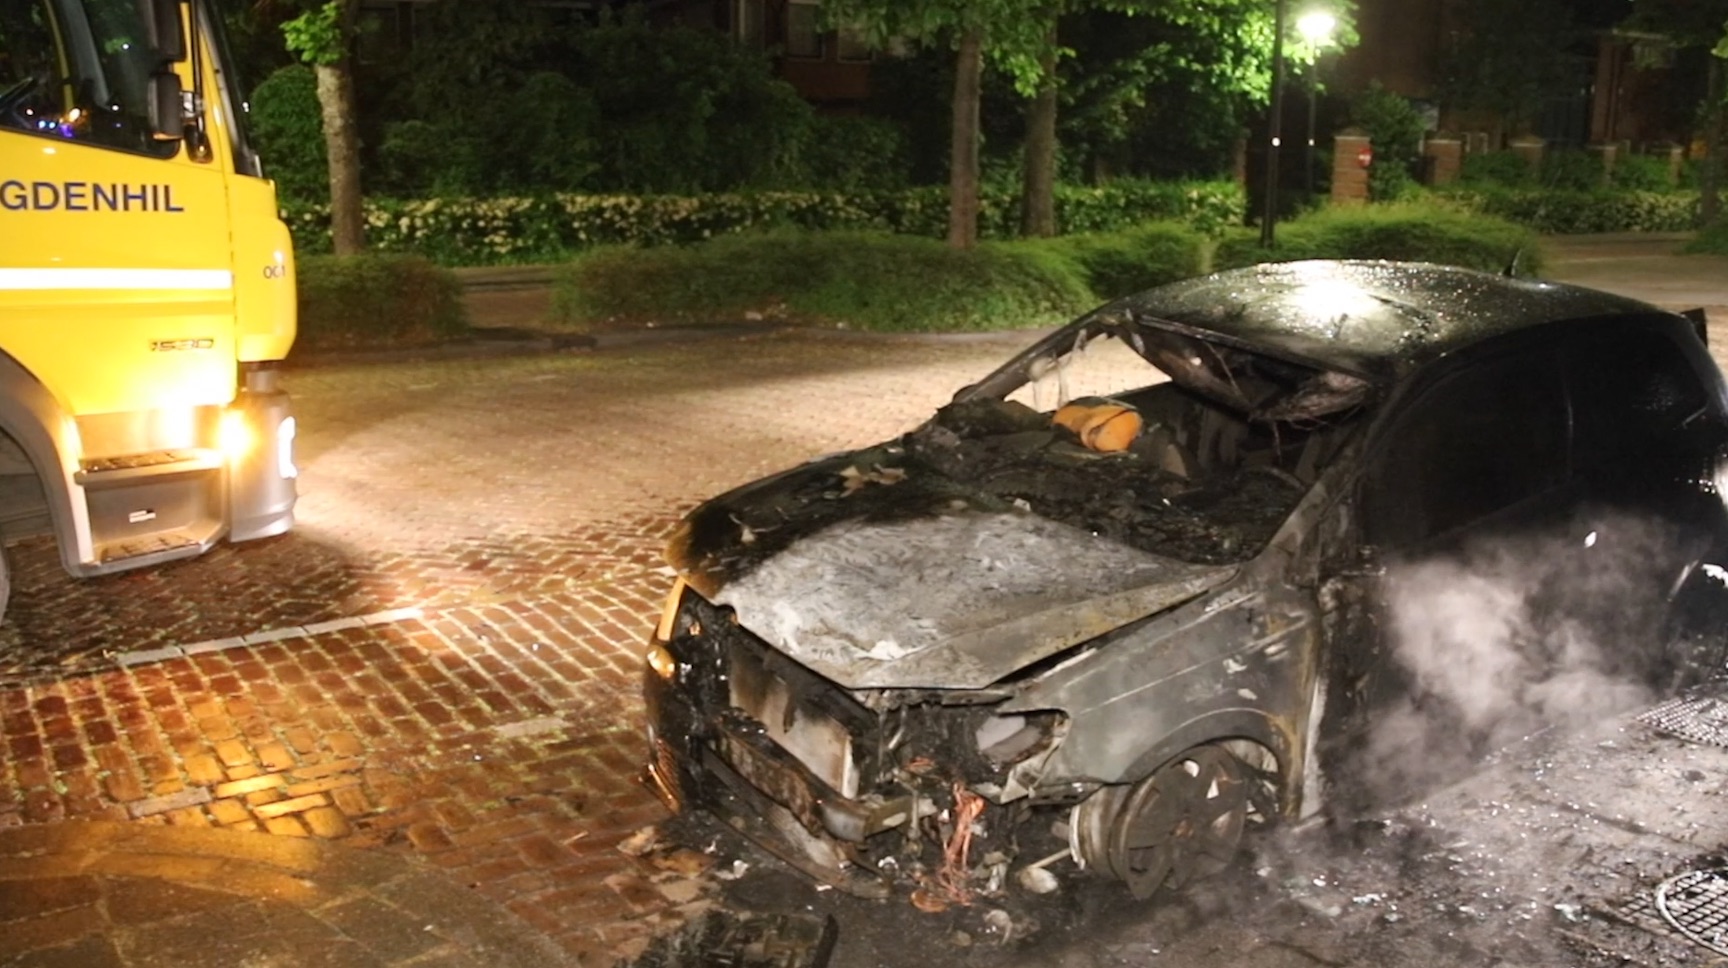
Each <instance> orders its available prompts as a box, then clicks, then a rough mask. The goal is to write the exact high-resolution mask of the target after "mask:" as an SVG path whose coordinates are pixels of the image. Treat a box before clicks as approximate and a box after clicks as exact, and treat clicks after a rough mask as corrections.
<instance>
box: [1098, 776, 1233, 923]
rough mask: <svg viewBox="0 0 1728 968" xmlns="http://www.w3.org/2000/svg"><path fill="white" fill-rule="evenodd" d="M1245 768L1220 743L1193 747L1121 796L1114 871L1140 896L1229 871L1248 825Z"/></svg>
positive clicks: (1113, 838) (1112, 849)
mask: <svg viewBox="0 0 1728 968" xmlns="http://www.w3.org/2000/svg"><path fill="white" fill-rule="evenodd" d="M1249 789H1250V786H1249V777H1248V770H1247V767H1246V765H1245V764H1243V763H1242V761H1240V760H1238V759H1237V758H1236V757H1235V756H1233V755H1231V753H1230V751H1229V750H1226V749H1225V748H1224V747H1222V746H1216V745H1210V744H1208V745H1205V746H1196V747H1194V748H1193V749H1190V750H1188V751H1186V752H1184V753H1183V754H1181V755H1180V756H1178V757H1176V758H1175V759H1173V760H1171V761H1170V762H1168V763H1166V764H1164V765H1163V766H1161V767H1159V768H1158V769H1157V770H1154V771H1153V773H1152V775H1151V776H1148V777H1147V778H1146V779H1144V780H1141V781H1140V782H1139V783H1137V784H1135V785H1134V787H1133V789H1132V790H1130V791H1129V792H1128V795H1127V796H1126V797H1125V798H1123V800H1122V801H1121V804H1120V808H1119V812H1118V814H1117V816H1116V822H1115V824H1114V830H1113V831H1112V835H1111V843H1110V861H1111V863H1110V866H1111V867H1112V868H1113V869H1114V870H1115V873H1116V876H1117V877H1119V878H1121V879H1122V880H1123V882H1125V883H1126V884H1127V885H1128V889H1129V890H1130V891H1131V892H1133V894H1134V896H1135V897H1137V898H1141V899H1145V898H1148V897H1151V896H1152V894H1153V893H1154V892H1156V891H1157V890H1158V889H1159V888H1160V887H1164V886H1169V887H1172V888H1177V889H1180V888H1183V887H1186V886H1187V885H1188V884H1189V883H1190V882H1192V881H1194V880H1197V879H1199V878H1202V877H1207V876H1210V875H1212V874H1216V873H1218V872H1219V871H1221V870H1223V869H1224V868H1226V867H1228V866H1230V863H1231V862H1232V861H1233V860H1235V858H1236V856H1237V853H1238V852H1239V850H1240V849H1241V845H1242V833H1243V831H1244V829H1245V828H1246V827H1247V824H1248V815H1249V812H1250V810H1251V805H1250V803H1249V796H1248V794H1249Z"/></svg>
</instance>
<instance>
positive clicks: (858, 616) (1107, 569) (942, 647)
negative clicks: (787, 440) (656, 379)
mask: <svg viewBox="0 0 1728 968" xmlns="http://www.w3.org/2000/svg"><path fill="white" fill-rule="evenodd" d="M896 456H897V451H896V449H895V448H892V447H883V448H872V449H870V450H866V451H858V452H854V453H851V454H845V455H840V456H838V457H832V458H826V459H823V460H820V461H816V462H813V463H810V464H806V465H804V466H802V467H799V468H796V469H793V470H791V471H788V472H786V473H783V474H780V475H776V476H775V477H771V478H767V479H765V480H763V481H759V482H757V483H755V484H751V485H747V486H746V487H744V488H741V489H739V490H736V491H733V492H731V493H729V494H726V495H723V496H722V497H719V498H716V499H714V500H713V501H710V502H708V503H706V504H704V505H702V506H701V507H699V508H697V509H696V510H695V511H693V512H692V513H691V514H690V516H689V517H687V518H686V519H685V521H684V523H683V525H682V526H681V527H680V528H679V530H678V531H677V533H676V534H675V535H674V536H673V538H672V541H671V543H670V544H669V547H668V558H669V559H670V560H671V561H672V563H673V564H674V565H675V566H677V567H678V568H679V570H680V572H681V573H682V574H683V575H684V577H685V579H686V580H687V581H689V582H690V584H691V586H692V587H694V588H695V589H696V590H697V591H698V592H701V593H702V594H704V595H705V596H707V597H708V598H709V600H710V601H713V602H715V603H716V604H721V605H727V606H730V607H731V608H732V609H733V610H734V611H735V612H736V614H737V616H738V620H739V621H740V622H741V623H743V625H744V626H745V627H746V628H748V629H750V630H751V631H752V632H754V633H755V634H757V635H758V636H761V637H762V638H763V639H765V640H766V641H767V642H769V643H770V644H772V645H773V646H774V647H776V648H777V649H779V650H780V651H781V652H784V653H785V654H786V655H788V656H790V657H792V658H794V659H796V660H797V661H798V662H800V663H802V664H803V665H805V666H807V667H808V668H810V669H812V670H813V671H815V672H817V673H819V674H821V675H823V676H825V677H827V678H829V679H831V680H833V681H834V682H836V683H838V684H840V685H841V686H844V687H847V688H850V689H879V688H935V689H972V688H981V687H984V686H988V685H990V684H991V683H994V682H996V681H998V680H1000V679H1002V678H1003V677H1005V676H1008V675H1010V674H1012V673H1014V672H1016V671H1018V670H1020V669H1023V668H1025V667H1026V666H1028V665H1030V664H1032V663H1035V662H1037V661H1039V660H1040V659H1044V658H1048V657H1050V656H1052V655H1055V654H1056V653H1058V652H1061V651H1062V650H1064V649H1066V648H1068V647H1070V646H1072V645H1076V644H1078V643H1081V642H1084V641H1086V640H1088V639H1091V638H1095V637H1097V636H1099V635H1102V634H1103V633H1105V632H1108V631H1110V630H1112V629H1114V628H1117V627H1119V626H1121V625H1124V624H1126V623H1128V622H1131V621H1133V620H1135V619H1138V618H1142V617H1145V616H1148V615H1152V614H1154V613H1157V612H1160V611H1162V610H1164V609H1167V608H1170V607H1172V606H1174V605H1177V604H1179V603H1181V602H1184V601H1187V600H1189V599H1192V598H1194V597H1195V596H1198V595H1200V594H1203V593H1204V592H1206V591H1207V590H1209V589H1211V588H1214V587H1216V586H1218V585H1219V584H1221V583H1223V582H1224V581H1226V580H1228V579H1229V578H1230V577H1231V576H1232V575H1234V574H1235V572H1236V570H1237V566H1235V565H1204V564H1190V563H1187V562H1182V561H1177V560H1175V559H1171V558H1166V557H1162V556H1159V555H1155V554H1151V553H1148V552H1145V551H1141V550H1138V549H1135V548H1131V547H1128V546H1127V545H1123V544H1120V543H1117V542H1115V541H1111V540H1108V539H1106V538H1101V537H1098V536H1096V535H1093V534H1091V533H1090V532H1088V531H1085V530H1083V529H1080V528H1076V527H1073V526H1070V525H1067V524H1062V523H1060V522H1057V521H1052V520H1049V519H1046V518H1043V517H1040V516H1038V515H1036V514H1032V513H1028V512H1026V511H1023V510H1020V509H1018V508H1016V507H1014V506H1012V505H1004V504H1002V503H1000V502H993V501H991V500H990V499H989V498H988V496H983V495H977V494H975V493H973V494H968V493H966V492H965V491H964V489H962V488H960V487H959V486H958V485H955V484H954V483H953V482H951V481H948V480H946V479H944V478H942V477H940V475H933V474H930V473H928V471H924V472H920V473H912V474H908V473H907V472H906V470H905V469H903V468H902V467H901V466H899V465H898V464H897V463H896V462H895V458H896Z"/></svg>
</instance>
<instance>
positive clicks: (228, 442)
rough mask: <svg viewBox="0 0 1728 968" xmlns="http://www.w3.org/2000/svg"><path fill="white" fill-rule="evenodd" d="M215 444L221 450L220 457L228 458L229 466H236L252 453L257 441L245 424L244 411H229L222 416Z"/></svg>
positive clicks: (249, 426) (249, 427) (248, 425)
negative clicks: (216, 443)
mask: <svg viewBox="0 0 1728 968" xmlns="http://www.w3.org/2000/svg"><path fill="white" fill-rule="evenodd" d="M217 442H218V445H219V446H220V447H221V448H222V455H223V456H224V457H226V458H228V463H230V464H238V463H239V462H240V461H242V460H244V459H245V458H246V455H248V454H250V453H252V448H253V446H254V445H255V444H256V443H257V440H256V439H255V435H254V434H253V433H252V426H251V425H250V424H248V423H247V422H246V412H245V411H244V410H229V411H226V412H224V413H223V414H222V425H221V427H220V428H219V429H218V431H217Z"/></svg>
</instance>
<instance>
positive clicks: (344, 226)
mask: <svg viewBox="0 0 1728 968" xmlns="http://www.w3.org/2000/svg"><path fill="white" fill-rule="evenodd" d="M358 9H359V0H324V3H323V4H322V5H320V6H317V7H314V8H312V9H310V10H307V11H305V12H304V13H302V14H300V15H299V16H298V17H295V18H294V19H292V20H289V21H287V22H286V23H284V24H283V25H282V34H283V37H284V38H286V40H287V42H288V49H289V50H290V51H292V52H293V53H294V54H295V55H297V56H298V57H299V58H300V59H301V60H303V61H305V62H306V63H308V64H311V65H312V71H313V74H314V75H316V77H317V80H318V105H319V107H320V109H321V110H322V112H323V119H324V124H323V127H324V150H325V155H326V157H327V158H328V159H329V164H330V241H331V246H332V248H333V250H334V251H335V252H336V254H337V255H353V254H355V253H357V252H362V251H364V250H365V248H366V215H365V211H364V209H363V207H362V203H363V201H364V199H363V196H362V195H361V192H360V136H359V134H358V132H357V131H356V125H355V117H356V111H355V107H354V76H353V73H352V71H351V70H350V49H351V48H352V46H353V38H354V18H355V15H356V14H357V12H358Z"/></svg>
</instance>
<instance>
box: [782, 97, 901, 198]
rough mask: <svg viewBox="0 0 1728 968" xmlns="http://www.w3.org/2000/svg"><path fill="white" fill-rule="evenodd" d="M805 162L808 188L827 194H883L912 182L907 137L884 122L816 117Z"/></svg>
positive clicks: (827, 116)
mask: <svg viewBox="0 0 1728 968" xmlns="http://www.w3.org/2000/svg"><path fill="white" fill-rule="evenodd" d="M803 162H804V164H803V167H804V172H805V175H806V178H805V181H806V184H807V185H808V187H810V188H817V189H821V190H824V191H840V192H856V191H881V190H888V189H896V188H904V187H905V186H906V185H907V183H908V182H909V181H910V173H911V165H910V161H909V159H908V156H907V153H906V145H905V139H904V138H903V137H902V136H901V134H900V128H899V127H898V126H896V125H895V124H894V123H893V122H891V121H888V120H885V119H883V118H873V117H868V116H864V115H850V114H848V115H818V116H816V117H815V118H813V119H812V121H811V126H810V137H809V143H808V144H807V145H805V147H804V151H803Z"/></svg>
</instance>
